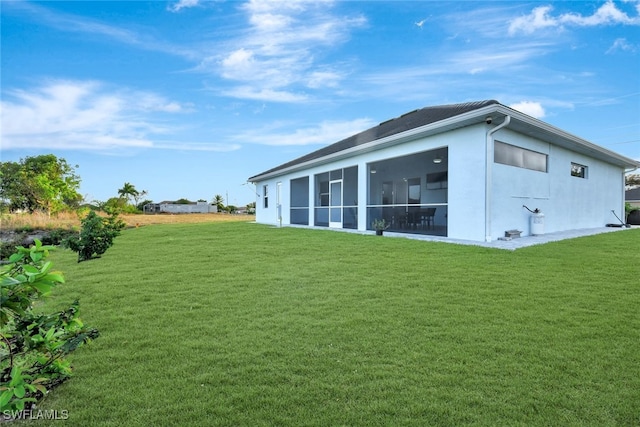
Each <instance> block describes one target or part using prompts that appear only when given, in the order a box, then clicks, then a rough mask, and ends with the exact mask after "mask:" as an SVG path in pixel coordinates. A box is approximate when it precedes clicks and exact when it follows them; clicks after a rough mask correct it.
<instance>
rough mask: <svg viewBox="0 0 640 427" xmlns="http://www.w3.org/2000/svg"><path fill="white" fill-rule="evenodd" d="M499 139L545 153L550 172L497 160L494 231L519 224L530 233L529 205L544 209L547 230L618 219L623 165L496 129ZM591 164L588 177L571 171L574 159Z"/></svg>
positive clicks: (497, 234) (496, 233)
mask: <svg viewBox="0 0 640 427" xmlns="http://www.w3.org/2000/svg"><path fill="white" fill-rule="evenodd" d="M495 139H496V140H498V141H501V142H505V143H508V144H512V145H516V146H519V147H523V148H527V149H529V150H533V151H537V152H540V153H544V154H547V155H548V156H549V157H548V165H547V173H544V172H538V171H533V170H529V169H523V168H518V167H513V166H507V165H502V164H496V163H494V164H493V185H492V191H493V194H492V207H491V211H492V221H491V224H492V227H491V228H492V230H491V232H492V236H493V238H494V239H496V238H498V237H500V236H504V232H505V231H507V230H513V229H517V230H520V231H522V235H523V236H527V235H530V234H531V233H530V217H531V213H530V212H529V211H527V210H526V209H525V208H523V207H522V205H526V206H527V207H529V208H530V209H532V210H533V209H535V208H538V209H540V211H541V212H542V213H543V214H544V232H545V233H553V232H556V231H563V230H575V229H581V228H596V227H603V226H605V225H606V224H607V223H616V222H618V221H617V220H616V218H615V217H614V216H613V214H612V213H611V210H612V209H613V210H615V211H616V214H617V215H618V216H620V212H621V209H623V207H624V201H623V199H624V197H623V193H622V188H623V184H622V183H623V169H622V168H621V167H617V166H614V165H611V164H609V163H605V162H602V161H600V160H596V159H594V158H591V157H588V156H585V155H583V154H578V153H575V152H572V151H569V150H566V149H563V148H560V147H558V146H555V145H551V144H549V143H546V142H543V141H539V140H535V139H532V138H529V137H527V136H524V135H520V134H516V133H514V132H512V131H510V130H508V129H505V130H502V131H499V132H498V135H497V136H496V138H495ZM572 162H574V163H579V164H581V165H584V166H587V167H588V175H587V178H578V177H574V176H571V163H572Z"/></svg>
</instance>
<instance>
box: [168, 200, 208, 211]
mask: <svg viewBox="0 0 640 427" xmlns="http://www.w3.org/2000/svg"><path fill="white" fill-rule="evenodd" d="M160 212H166V213H215V212H218V207H217V206H215V205H210V204H208V203H207V202H199V203H197V204H195V205H193V204H191V205H182V204H177V203H161V204H160Z"/></svg>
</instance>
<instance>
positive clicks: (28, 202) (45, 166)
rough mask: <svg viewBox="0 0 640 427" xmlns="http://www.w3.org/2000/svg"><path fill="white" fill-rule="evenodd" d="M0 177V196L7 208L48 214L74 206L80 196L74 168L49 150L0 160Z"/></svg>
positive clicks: (78, 179)
mask: <svg viewBox="0 0 640 427" xmlns="http://www.w3.org/2000/svg"><path fill="white" fill-rule="evenodd" d="M75 167H78V166H75ZM0 177H1V178H2V179H1V180H0V198H2V199H5V200H7V201H8V204H9V209H10V210H18V209H23V210H26V211H28V212H35V211H38V210H40V211H45V212H47V213H49V214H51V213H55V212H58V211H61V210H64V209H67V208H72V209H73V208H76V207H78V206H79V204H80V201H81V200H82V195H81V194H80V193H79V192H78V189H79V188H80V177H79V176H78V175H76V174H75V169H74V168H73V167H72V166H70V165H69V164H68V163H67V161H66V160H65V159H58V158H57V157H56V156H54V155H53V154H46V155H41V156H34V157H26V158H24V159H21V160H20V162H18V163H16V162H0Z"/></svg>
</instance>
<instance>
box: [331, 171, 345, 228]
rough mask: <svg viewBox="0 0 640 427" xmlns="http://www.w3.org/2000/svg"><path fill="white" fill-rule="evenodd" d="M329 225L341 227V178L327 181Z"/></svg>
mask: <svg viewBox="0 0 640 427" xmlns="http://www.w3.org/2000/svg"><path fill="white" fill-rule="evenodd" d="M329 227H331V228H342V180H341V179H340V180H336V181H329Z"/></svg>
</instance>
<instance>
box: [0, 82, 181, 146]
mask: <svg viewBox="0 0 640 427" xmlns="http://www.w3.org/2000/svg"><path fill="white" fill-rule="evenodd" d="M0 107H1V113H2V114H1V124H2V129H1V136H2V148H3V149H4V150H10V149H25V148H48V149H85V150H110V149H115V148H127V147H153V143H152V141H151V139H150V135H152V134H159V133H164V132H166V131H167V130H168V129H167V128H166V127H165V126H163V125H162V126H161V125H159V124H158V123H159V120H156V119H157V118H155V117H154V114H157V113H176V112H181V111H184V110H185V108H184V107H183V106H182V105H180V104H179V103H177V102H174V101H169V100H166V99H164V98H163V97H161V96H159V95H156V94H152V93H147V92H139V91H128V90H124V89H113V88H107V87H105V85H104V84H102V83H100V82H95V81H80V82H79V81H54V82H49V83H47V84H44V85H42V86H40V87H37V88H34V89H30V90H14V91H10V92H6V93H5V94H4V95H3V100H2V101H1V102H0Z"/></svg>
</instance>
